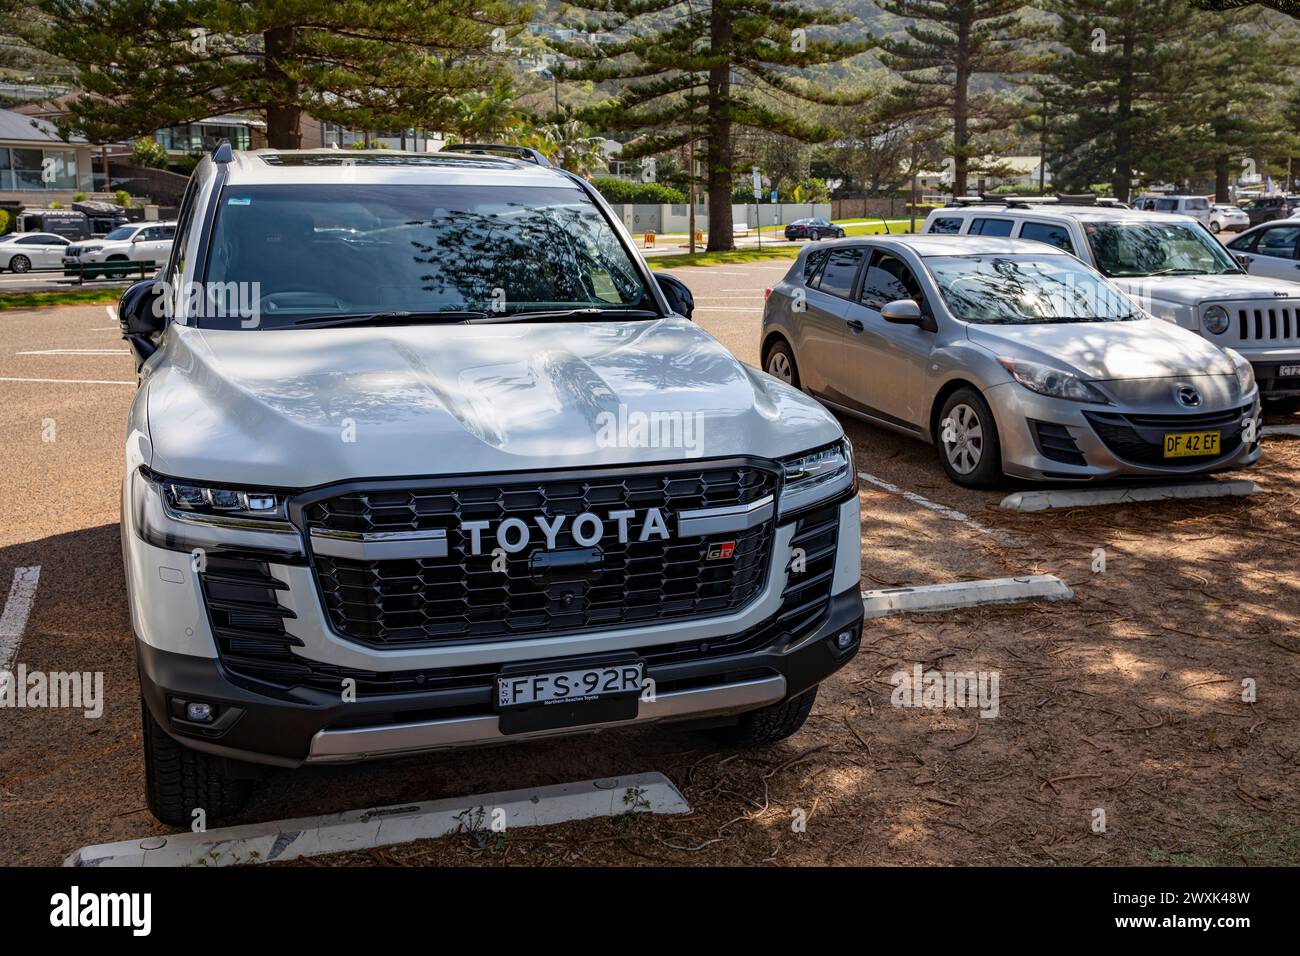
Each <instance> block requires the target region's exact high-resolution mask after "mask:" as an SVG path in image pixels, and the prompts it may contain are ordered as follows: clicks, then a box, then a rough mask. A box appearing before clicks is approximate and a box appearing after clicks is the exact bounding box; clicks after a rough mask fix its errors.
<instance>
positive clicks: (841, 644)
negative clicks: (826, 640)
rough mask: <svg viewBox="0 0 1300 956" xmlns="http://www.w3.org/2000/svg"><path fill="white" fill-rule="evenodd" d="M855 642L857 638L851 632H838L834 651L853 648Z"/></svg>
mask: <svg viewBox="0 0 1300 956" xmlns="http://www.w3.org/2000/svg"><path fill="white" fill-rule="evenodd" d="M855 640H857V636H856V635H855V634H854V633H853V632H852V631H840V632H839V633H838V634H836V635H835V649H836V650H839V651H847V650H848V649H849V648H850V647H852V646H853V642H854V641H855Z"/></svg>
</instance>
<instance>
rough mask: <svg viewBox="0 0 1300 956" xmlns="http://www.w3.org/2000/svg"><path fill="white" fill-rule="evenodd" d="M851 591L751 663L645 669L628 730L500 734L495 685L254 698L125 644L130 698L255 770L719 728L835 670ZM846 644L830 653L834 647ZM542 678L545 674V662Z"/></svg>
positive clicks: (224, 676)
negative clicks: (134, 673)
mask: <svg viewBox="0 0 1300 956" xmlns="http://www.w3.org/2000/svg"><path fill="white" fill-rule="evenodd" d="M862 617H863V610H862V598H861V595H860V593H859V591H858V588H857V586H854V587H852V588H850V589H848V590H845V591H843V592H841V593H840V594H838V595H835V596H834V597H832V599H831V601H830V606H829V609H828V611H827V613H826V614H825V615H824V616H823V617H822V618H821V620H820V621H819V622H817V623H815V624H813V625H810V626H809V627H808V628H807V629H805V630H804V631H803V632H801V633H778V634H776V635H775V636H774V639H773V640H772V641H771V642H770V643H768V644H767V645H765V646H763V647H761V648H759V649H757V650H753V651H748V652H743V653H735V654H727V655H722V656H717V657H706V658H697V659H692V660H688V661H682V662H677V663H668V664H662V665H651V666H648V667H647V670H646V676H648V677H650V678H652V679H653V680H654V682H655V686H656V687H657V688H659V690H658V692H657V693H656V694H655V699H654V701H653V702H650V701H641V702H640V704H639V710H638V714H637V716H636V718H635V719H633V720H625V721H619V722H616V723H605V724H585V725H580V726H573V727H564V728H560V729H555V730H547V731H540V732H536V733H528V734H509V735H507V734H503V733H501V730H500V726H499V722H498V718H497V715H496V713H495V712H494V710H493V708H492V698H493V692H494V689H495V681H494V680H490V681H487V682H483V683H474V684H471V685H467V686H457V687H453V688H448V689H442V690H435V691H428V692H420V693H399V694H378V695H373V696H360V695H359V696H358V697H357V699H356V700H355V701H352V702H344V701H343V700H342V699H341V696H342V695H340V694H337V693H326V692H324V691H321V690H316V689H312V688H304V687H298V688H293V689H291V690H288V691H283V692H271V691H266V692H263V691H260V690H256V689H253V688H251V687H248V686H245V685H244V684H243V683H241V682H238V681H237V680H236V679H235V678H233V677H232V675H230V674H229V673H227V671H226V670H225V668H224V667H223V666H222V663H221V661H220V660H219V659H214V658H205V657H196V656H192V655H188V654H178V653H174V652H171V651H166V650H162V649H160V648H158V647H155V646H153V645H151V644H148V643H146V642H144V641H142V640H139V639H137V640H136V655H137V661H138V665H139V675H140V687H141V691H142V693H143V696H144V700H145V703H146V705H147V706H148V708H149V711H150V713H151V714H152V715H153V717H154V719H155V720H157V721H158V723H159V725H160V726H162V727H163V728H164V729H166V730H167V732H168V733H169V734H171V735H172V736H173V737H175V738H176V739H177V740H180V741H181V742H183V743H184V744H185V745H186V746H188V747H192V748H194V749H196V750H202V751H206V752H209V753H212V754H215V755H218V756H223V757H228V758H233V759H236V760H241V761H247V762H250V763H258V764H271V765H276V766H286V767H295V766H299V765H301V764H304V763H351V762H355V761H359V760H366V759H371V758H379V757H391V756H398V755H402V754H411V753H424V752H429V751H436V750H445V749H452V748H460V747H468V746H476V745H482V744H492V743H506V742H509V741H511V740H516V739H530V738H533V737H538V736H560V735H569V734H578V733H588V732H594V731H599V730H604V729H607V728H611V727H623V726H629V725H634V724H642V723H650V722H657V721H675V720H695V719H719V718H722V719H725V718H730V717H734V716H736V715H739V714H741V713H744V712H745V711H748V710H754V709H756V708H759V707H764V706H767V705H770V704H775V703H778V702H780V701H782V700H786V699H789V698H791V697H794V696H797V695H799V694H801V693H803V692H804V691H806V690H808V689H809V688H811V687H813V686H815V685H816V684H818V683H820V682H821V681H822V680H824V679H825V678H826V677H828V676H829V675H830V674H832V673H834V672H835V671H836V670H838V669H839V668H841V667H843V666H844V665H845V664H846V663H848V661H849V660H850V659H852V657H853V655H854V654H855V653H856V652H857V650H858V647H859V641H860V638H861V631H862ZM846 631H847V632H849V633H850V634H851V635H852V639H851V642H850V643H849V646H848V647H847V648H844V649H840V648H839V647H838V645H837V641H836V639H837V636H838V635H841V634H843V633H844V632H846ZM544 663H545V665H546V666H547V667H551V666H553V665H555V664H556V663H557V661H556V659H555V658H548V659H547V660H546V661H545V662H544ZM187 701H202V702H206V703H212V704H215V705H217V707H216V714H217V716H216V719H215V720H214V721H213V722H212V723H211V724H209V725H202V724H196V723H192V722H190V721H187V720H185V719H184V717H183V714H184V708H183V705H182V702H187Z"/></svg>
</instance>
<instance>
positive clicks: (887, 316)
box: [880, 299, 925, 327]
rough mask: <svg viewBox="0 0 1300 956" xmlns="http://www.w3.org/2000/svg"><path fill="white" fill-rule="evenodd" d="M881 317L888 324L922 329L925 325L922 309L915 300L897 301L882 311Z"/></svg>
mask: <svg viewBox="0 0 1300 956" xmlns="http://www.w3.org/2000/svg"><path fill="white" fill-rule="evenodd" d="M880 317H881V318H882V319H884V320H885V321H886V322H895V323H897V324H898V325H915V326H918V327H922V326H923V325H924V323H925V318H924V316H922V315H921V307H920V306H919V305H917V304H916V300H915V299H895V300H894V301H893V302H890V303H888V304H887V305H886V306H885V307H884V308H883V309H881V310H880Z"/></svg>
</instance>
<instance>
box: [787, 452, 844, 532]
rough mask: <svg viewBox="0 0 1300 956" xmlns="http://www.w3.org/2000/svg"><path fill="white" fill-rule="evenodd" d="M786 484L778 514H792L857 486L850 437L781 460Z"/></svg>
mask: <svg viewBox="0 0 1300 956" xmlns="http://www.w3.org/2000/svg"><path fill="white" fill-rule="evenodd" d="M781 467H782V469H783V470H784V472H785V485H784V487H783V488H782V489H781V502H780V507H779V508H778V509H777V513H778V514H779V515H781V514H789V513H791V512H793V511H800V510H802V509H804V508H806V507H808V506H809V505H813V504H816V503H817V502H818V501H821V500H823V499H825V498H830V497H832V496H834V495H838V494H840V493H842V492H845V491H847V490H849V489H851V488H855V487H857V473H856V472H855V471H854V470H853V446H852V445H851V444H849V440H848V439H847V438H841V439H840V440H839V441H837V442H835V443H834V444H831V445H826V446H825V447H823V448H818V449H816V450H815V451H810V452H806V453H805V454H802V455H798V456H796V457H794V458H785V459H782V461H781Z"/></svg>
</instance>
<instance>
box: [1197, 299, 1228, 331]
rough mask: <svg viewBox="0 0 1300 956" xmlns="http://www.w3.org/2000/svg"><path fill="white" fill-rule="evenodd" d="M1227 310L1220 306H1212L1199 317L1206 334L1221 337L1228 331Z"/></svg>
mask: <svg viewBox="0 0 1300 956" xmlns="http://www.w3.org/2000/svg"><path fill="white" fill-rule="evenodd" d="M1228 323H1229V319H1228V310H1227V309H1225V308H1224V307H1223V306H1221V305H1212V306H1210V307H1209V308H1208V309H1206V310H1205V314H1204V315H1202V316H1201V325H1202V326H1203V327H1204V328H1205V330H1206V331H1207V332H1213V333H1214V334H1215V335H1222V334H1223V333H1224V332H1226V331H1228Z"/></svg>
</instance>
